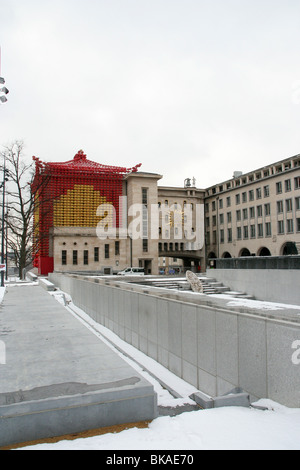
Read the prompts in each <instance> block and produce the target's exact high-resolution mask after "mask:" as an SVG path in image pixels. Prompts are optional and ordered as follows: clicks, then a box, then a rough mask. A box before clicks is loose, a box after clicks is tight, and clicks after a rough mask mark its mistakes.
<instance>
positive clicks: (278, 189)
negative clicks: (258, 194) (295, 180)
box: [276, 181, 282, 194]
mask: <svg viewBox="0 0 300 470" xmlns="http://www.w3.org/2000/svg"><path fill="white" fill-rule="evenodd" d="M276 194H282V182H281V181H279V183H276Z"/></svg>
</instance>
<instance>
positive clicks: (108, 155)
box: [0, 0, 300, 188]
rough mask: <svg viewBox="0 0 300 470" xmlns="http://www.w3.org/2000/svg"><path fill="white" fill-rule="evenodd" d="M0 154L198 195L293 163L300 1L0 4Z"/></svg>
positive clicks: (298, 120)
mask: <svg viewBox="0 0 300 470" xmlns="http://www.w3.org/2000/svg"><path fill="white" fill-rule="evenodd" d="M0 46H1V52H2V54H1V55H2V60H1V76H3V77H4V78H5V80H6V86H7V88H9V90H10V94H9V95H8V102H7V103H5V104H0V144H1V145H5V144H8V143H10V142H12V141H14V140H16V139H19V140H24V142H25V152H26V155H27V157H28V158H29V159H31V157H32V156H33V155H35V156H37V157H39V158H40V159H42V160H45V161H66V160H70V159H72V158H73V157H74V155H75V154H76V153H77V151H78V150H80V149H83V150H84V152H85V153H86V154H87V156H88V158H89V159H91V160H94V161H97V162H99V163H104V164H109V165H120V166H128V167H132V166H134V165H135V164H137V163H142V164H143V166H142V170H144V171H149V172H155V173H160V174H162V175H164V178H163V180H161V182H160V184H163V185H176V186H181V185H183V182H184V179H185V178H187V177H191V178H192V177H195V178H196V180H197V186H198V187H200V188H204V187H208V186H210V185H213V184H216V183H220V182H222V181H225V180H227V179H230V178H231V177H232V175H233V172H234V171H237V170H240V171H243V172H244V173H246V172H248V171H252V170H254V169H256V168H259V167H262V166H265V165H268V164H270V163H273V162H276V161H278V160H281V159H283V158H288V157H290V156H293V155H296V154H298V153H300V0H85V1H84V2H83V1H82V0H81V1H79V0H26V1H25V0H0Z"/></svg>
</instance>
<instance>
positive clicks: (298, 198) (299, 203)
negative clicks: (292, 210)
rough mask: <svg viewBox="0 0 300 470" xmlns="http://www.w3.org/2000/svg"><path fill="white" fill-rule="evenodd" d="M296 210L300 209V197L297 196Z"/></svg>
mask: <svg viewBox="0 0 300 470" xmlns="http://www.w3.org/2000/svg"><path fill="white" fill-rule="evenodd" d="M295 203H296V211H300V197H296V198H295Z"/></svg>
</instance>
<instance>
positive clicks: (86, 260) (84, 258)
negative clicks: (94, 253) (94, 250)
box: [83, 250, 89, 265]
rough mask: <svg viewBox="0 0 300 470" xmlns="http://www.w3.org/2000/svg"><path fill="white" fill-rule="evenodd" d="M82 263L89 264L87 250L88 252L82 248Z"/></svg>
mask: <svg viewBox="0 0 300 470" xmlns="http://www.w3.org/2000/svg"><path fill="white" fill-rule="evenodd" d="M83 264H84V265H87V264H89V252H88V250H84V252H83Z"/></svg>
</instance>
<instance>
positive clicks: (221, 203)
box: [219, 199, 223, 209]
mask: <svg viewBox="0 0 300 470" xmlns="http://www.w3.org/2000/svg"><path fill="white" fill-rule="evenodd" d="M219 207H220V209H223V199H220V200H219Z"/></svg>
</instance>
